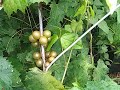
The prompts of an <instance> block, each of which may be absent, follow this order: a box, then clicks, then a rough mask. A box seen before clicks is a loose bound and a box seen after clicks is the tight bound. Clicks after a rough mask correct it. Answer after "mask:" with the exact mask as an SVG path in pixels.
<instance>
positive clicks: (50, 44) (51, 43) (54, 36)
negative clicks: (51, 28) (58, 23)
mask: <svg viewBox="0 0 120 90" xmlns="http://www.w3.org/2000/svg"><path fill="white" fill-rule="evenodd" d="M57 40H58V35H56V34H54V35H53V36H51V41H50V42H49V44H48V46H47V49H46V51H50V49H51V47H52V46H53V44H55V42H56V41H57Z"/></svg>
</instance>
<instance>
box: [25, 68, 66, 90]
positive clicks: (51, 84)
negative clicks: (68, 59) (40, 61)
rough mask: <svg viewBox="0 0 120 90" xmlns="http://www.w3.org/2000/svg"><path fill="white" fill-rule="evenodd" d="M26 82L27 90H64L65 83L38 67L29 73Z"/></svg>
mask: <svg viewBox="0 0 120 90" xmlns="http://www.w3.org/2000/svg"><path fill="white" fill-rule="evenodd" d="M25 84H26V87H27V90H64V87H63V85H62V84H61V83H60V82H59V81H57V80H56V79H55V78H54V77H53V76H51V75H50V74H49V73H47V72H42V71H41V70H39V69H38V68H36V67H35V68H32V69H31V71H29V72H28V73H27V76H26V79H25Z"/></svg>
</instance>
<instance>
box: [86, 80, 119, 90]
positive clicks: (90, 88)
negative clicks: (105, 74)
mask: <svg viewBox="0 0 120 90" xmlns="http://www.w3.org/2000/svg"><path fill="white" fill-rule="evenodd" d="M85 90H120V85H117V83H115V82H114V81H112V79H110V78H107V79H106V80H101V81H89V82H88V83H87V84H86V88H85Z"/></svg>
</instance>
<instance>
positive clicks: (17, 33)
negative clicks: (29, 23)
mask: <svg viewBox="0 0 120 90" xmlns="http://www.w3.org/2000/svg"><path fill="white" fill-rule="evenodd" d="M25 29H26V30H28V29H31V28H23V29H21V30H19V31H17V32H15V33H14V34H13V35H12V36H11V37H10V39H9V41H8V43H7V46H6V50H7V49H8V46H9V44H10V42H11V40H12V39H13V37H14V36H15V35H16V34H18V33H19V32H21V31H23V30H25Z"/></svg>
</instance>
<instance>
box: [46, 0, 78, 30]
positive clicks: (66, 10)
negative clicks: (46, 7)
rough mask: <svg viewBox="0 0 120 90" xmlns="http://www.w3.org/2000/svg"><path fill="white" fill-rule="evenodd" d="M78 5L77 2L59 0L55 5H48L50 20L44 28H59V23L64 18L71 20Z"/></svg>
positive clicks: (53, 3) (75, 0)
mask: <svg viewBox="0 0 120 90" xmlns="http://www.w3.org/2000/svg"><path fill="white" fill-rule="evenodd" d="M78 3H80V2H79V0H60V1H59V3H57V4H56V3H55V2H54V1H53V2H52V4H51V5H50V7H51V11H50V19H49V21H48V23H47V26H46V27H47V28H49V29H50V30H52V29H54V28H55V27H60V26H61V23H60V21H61V22H62V21H63V18H64V16H67V17H70V18H73V17H74V14H75V11H76V8H77V7H78Z"/></svg>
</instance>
